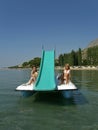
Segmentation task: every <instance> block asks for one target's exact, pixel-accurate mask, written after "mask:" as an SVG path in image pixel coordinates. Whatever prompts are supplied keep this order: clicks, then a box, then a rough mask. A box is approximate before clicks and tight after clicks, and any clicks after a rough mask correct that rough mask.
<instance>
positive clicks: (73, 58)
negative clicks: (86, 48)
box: [58, 48, 82, 66]
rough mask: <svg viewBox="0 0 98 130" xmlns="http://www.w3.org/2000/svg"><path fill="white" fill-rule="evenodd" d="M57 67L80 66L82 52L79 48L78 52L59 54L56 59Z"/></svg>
mask: <svg viewBox="0 0 98 130" xmlns="http://www.w3.org/2000/svg"><path fill="white" fill-rule="evenodd" d="M58 62H59V66H64V65H65V63H69V64H70V65H71V66H81V65H82V52H81V48H79V50H78V51H74V50H72V51H71V52H70V53H64V54H60V55H59V57H58Z"/></svg>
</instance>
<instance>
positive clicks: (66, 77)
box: [63, 64, 71, 84]
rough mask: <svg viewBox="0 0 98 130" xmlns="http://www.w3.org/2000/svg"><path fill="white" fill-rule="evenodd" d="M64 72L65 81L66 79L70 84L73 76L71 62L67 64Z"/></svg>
mask: <svg viewBox="0 0 98 130" xmlns="http://www.w3.org/2000/svg"><path fill="white" fill-rule="evenodd" d="M63 73H64V81H65V83H66V84H68V83H69V81H70V77H71V75H70V66H69V64H66V65H65V67H64V72H63Z"/></svg>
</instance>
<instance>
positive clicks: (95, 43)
mask: <svg viewBox="0 0 98 130" xmlns="http://www.w3.org/2000/svg"><path fill="white" fill-rule="evenodd" d="M94 46H98V38H97V39H95V40H93V41H91V42H90V43H89V45H88V46H87V48H89V47H94Z"/></svg>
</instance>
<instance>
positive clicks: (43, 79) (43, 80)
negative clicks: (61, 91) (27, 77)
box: [34, 51, 56, 91]
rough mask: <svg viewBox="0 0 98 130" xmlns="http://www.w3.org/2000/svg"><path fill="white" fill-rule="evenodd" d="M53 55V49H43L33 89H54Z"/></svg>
mask: <svg viewBox="0 0 98 130" xmlns="http://www.w3.org/2000/svg"><path fill="white" fill-rule="evenodd" d="M54 57H55V52H54V51H43V54H42V59H41V64H40V70H39V75H38V78H37V81H36V83H35V85H34V90H36V91H51V90H55V89H56V83H55V74H54Z"/></svg>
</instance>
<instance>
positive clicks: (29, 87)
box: [16, 84, 34, 91]
mask: <svg viewBox="0 0 98 130" xmlns="http://www.w3.org/2000/svg"><path fill="white" fill-rule="evenodd" d="M16 90H19V91H22V90H24V91H32V90H34V89H33V84H31V85H27V84H22V85H20V86H18V87H17V88H16Z"/></svg>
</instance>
